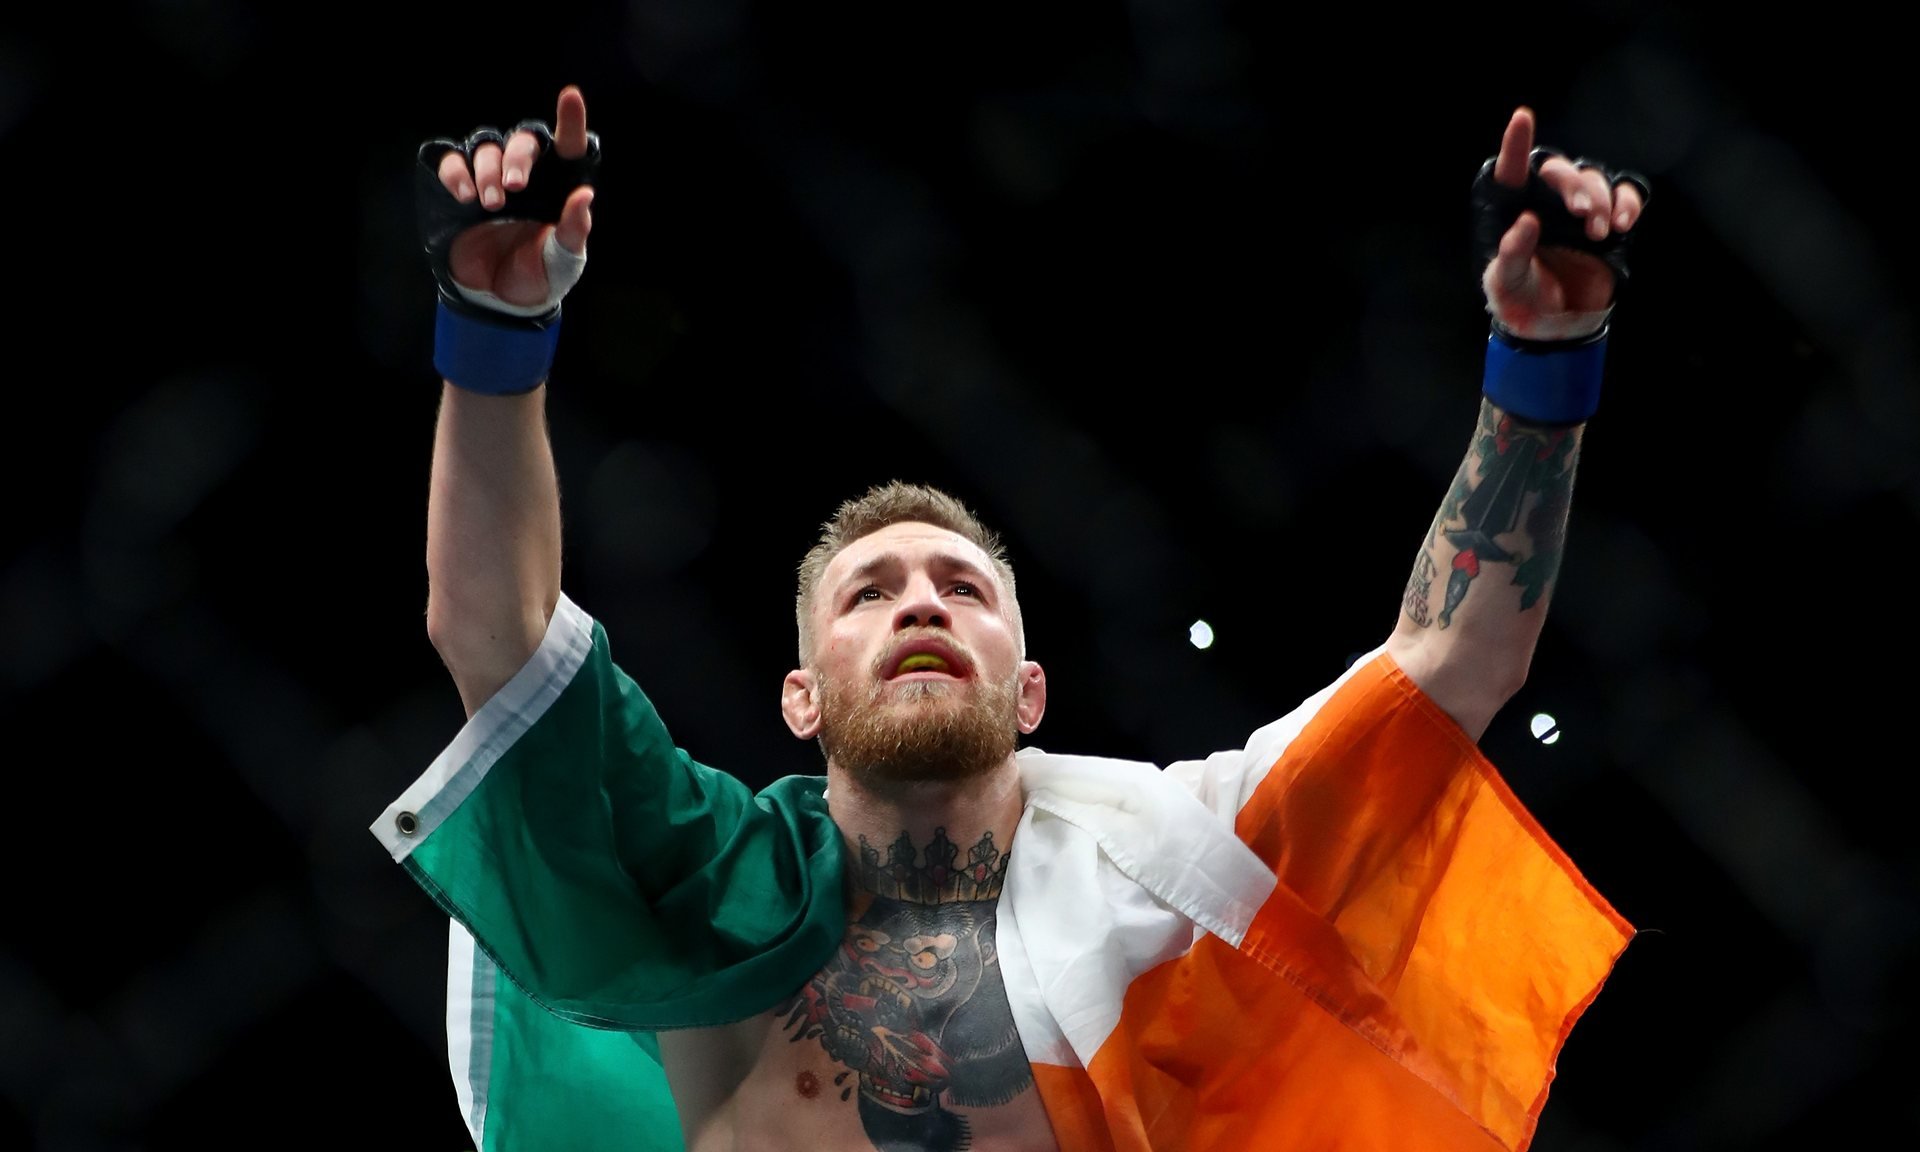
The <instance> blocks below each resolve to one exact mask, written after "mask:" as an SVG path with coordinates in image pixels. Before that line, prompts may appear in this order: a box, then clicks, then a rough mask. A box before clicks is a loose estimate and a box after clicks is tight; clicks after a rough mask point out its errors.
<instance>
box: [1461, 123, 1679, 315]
mask: <svg viewBox="0 0 1920 1152" xmlns="http://www.w3.org/2000/svg"><path fill="white" fill-rule="evenodd" d="M1565 155H1566V154H1565V153H1563V152H1559V151H1556V150H1555V149H1552V148H1535V149H1534V150H1533V152H1532V154H1531V155H1529V156H1528V158H1527V182H1526V183H1525V184H1523V185H1521V186H1520V187H1518V188H1509V187H1507V186H1506V185H1504V184H1501V183H1499V182H1498V181H1496V180H1495V179H1494V178H1493V168H1494V163H1495V162H1496V161H1497V160H1498V159H1499V158H1498V157H1495V156H1489V157H1488V158H1487V162H1486V163H1485V164H1482V165H1481V166H1480V173H1479V175H1477V176H1475V177H1474V180H1473V255H1474V258H1475V259H1476V260H1477V261H1479V263H1478V264H1477V265H1476V266H1475V267H1474V269H1473V273H1474V276H1475V277H1476V278H1477V277H1478V276H1479V275H1480V274H1481V273H1482V272H1484V271H1486V267H1487V265H1488V264H1490V263H1492V261H1493V258H1494V257H1495V256H1497V255H1499V253H1500V237H1502V236H1504V235H1506V233H1507V229H1509V228H1511V227H1513V222H1514V221H1515V220H1518V219H1519V218H1520V214H1521V213H1522V212H1529V211H1530V212H1532V213H1533V214H1534V216H1535V217H1537V218H1538V219H1539V221H1540V243H1541V245H1542V246H1543V247H1555V248H1572V249H1574V250H1576V251H1579V252H1585V253H1587V254H1589V255H1591V256H1595V257H1597V258H1599V259H1600V260H1602V261H1604V262H1605V263H1606V265H1607V267H1609V268H1611V269H1613V288H1614V296H1615V298H1616V299H1617V298H1618V297H1619V294H1620V290H1621V289H1622V288H1624V287H1625V286H1626V282H1627V247H1628V244H1629V242H1630V239H1631V237H1632V236H1633V233H1632V232H1622V231H1620V230H1619V229H1618V228H1614V227H1612V226H1611V224H1612V222H1611V221H1609V222H1608V224H1609V227H1608V229H1607V235H1606V237H1605V238H1604V239H1601V240H1594V239H1592V238H1591V237H1589V236H1588V235H1587V229H1586V222H1585V221H1583V220H1582V219H1581V218H1580V217H1578V216H1575V215H1574V214H1573V213H1571V212H1569V211H1567V203H1566V200H1565V198H1564V197H1562V196H1561V195H1560V193H1559V192H1558V191H1557V190H1556V189H1554V188H1553V187H1552V186H1551V185H1549V184H1548V183H1547V182H1546V181H1544V180H1542V179H1540V165H1541V164H1542V163H1544V162H1545V161H1547V160H1549V159H1552V158H1553V157H1555V156H1559V157H1562V158H1565ZM1573 164H1574V166H1575V167H1577V168H1597V169H1599V170H1600V172H1601V173H1602V174H1603V175H1604V176H1605V177H1606V178H1607V185H1608V186H1609V187H1612V188H1618V187H1619V186H1620V185H1621V184H1623V183H1624V184H1632V185H1633V186H1634V187H1635V188H1638V189H1639V190H1640V202H1641V204H1642V205H1644V204H1646V202H1647V200H1648V199H1649V198H1650V197H1651V196H1652V194H1653V190H1652V188H1651V187H1650V186H1649V185H1648V183H1647V178H1646V177H1644V176H1642V175H1640V174H1639V173H1638V172H1633V171H1629V170H1627V169H1614V168H1608V167H1607V166H1605V165H1603V164H1600V163H1598V162H1596V161H1593V160H1588V159H1585V158H1581V159H1577V160H1574V161H1573Z"/></svg>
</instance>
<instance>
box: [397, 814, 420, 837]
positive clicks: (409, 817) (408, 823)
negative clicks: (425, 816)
mask: <svg viewBox="0 0 1920 1152" xmlns="http://www.w3.org/2000/svg"><path fill="white" fill-rule="evenodd" d="M393 826H394V827H395V828H398V829H400V835H402V836H411V835H413V834H414V833H416V832H418V831H420V818H419V817H418V816H415V815H414V814H413V813H411V812H402V813H400V814H399V815H398V816H395V817H394V818H393Z"/></svg>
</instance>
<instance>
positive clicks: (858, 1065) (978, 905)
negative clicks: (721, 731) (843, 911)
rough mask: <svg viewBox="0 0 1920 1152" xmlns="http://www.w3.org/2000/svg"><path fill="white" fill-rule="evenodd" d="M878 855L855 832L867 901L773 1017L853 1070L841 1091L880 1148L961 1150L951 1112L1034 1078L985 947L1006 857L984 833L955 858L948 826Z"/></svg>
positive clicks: (892, 1151)
mask: <svg viewBox="0 0 1920 1152" xmlns="http://www.w3.org/2000/svg"><path fill="white" fill-rule="evenodd" d="M888 851H889V856H888V860H887V861H886V863H885V864H882V863H881V862H880V859H879V853H878V852H877V851H876V850H875V849H874V848H873V847H872V846H871V845H869V844H868V843H867V841H866V839H865V838H864V837H862V838H861V841H860V857H861V858H860V861H859V864H858V865H857V869H856V871H857V875H856V877H855V880H856V883H857V885H858V887H859V889H860V891H861V892H862V893H863V894H864V893H872V894H873V895H872V898H871V900H870V901H869V902H868V903H867V905H866V907H865V908H864V909H862V910H861V911H860V913H859V915H858V916H857V917H856V918H855V920H854V921H853V923H851V924H849V925H848V926H847V933H846V935H845V936H844V937H843V938H842V939H841V942H840V950H839V951H838V952H837V953H836V954H835V955H834V958H833V959H832V960H831V961H830V962H828V964H827V965H826V967H824V968H822V969H821V970H820V971H819V972H817V973H815V974H814V976H813V978H812V979H811V980H809V981H808V982H807V983H806V984H805V985H804V986H803V987H802V988H801V989H800V991H799V992H797V993H796V994H795V995H793V996H792V997H789V998H788V999H787V1000H786V1001H785V1002H784V1003H782V1004H781V1005H780V1006H779V1007H778V1008H777V1009H776V1011H777V1012H778V1013H780V1014H783V1015H784V1016H785V1017H786V1019H785V1021H784V1023H783V1024H782V1027H783V1028H784V1029H786V1030H788V1031H790V1032H791V1033H792V1035H790V1036H789V1037H788V1039H789V1040H790V1041H792V1042H796V1043H798V1042H801V1041H805V1040H808V1039H814V1040H818V1041H819V1043H820V1044H821V1045H822V1046H823V1047H824V1048H825V1050H826V1052H827V1054H828V1055H829V1056H831V1057H832V1058H833V1059H834V1060H835V1061H836V1062H838V1063H840V1064H842V1065H844V1066H845V1067H846V1068H847V1069H848V1070H849V1073H850V1074H855V1075H857V1082H856V1083H853V1084H845V1085H844V1086H843V1087H842V1089H841V1098H842V1099H847V1098H849V1097H850V1096H852V1095H853V1094H854V1093H855V1092H857V1093H858V1095H859V1104H858V1107H859V1109H860V1123H861V1126H862V1127H863V1128H864V1129H865V1130H866V1134H867V1138H868V1139H870V1140H872V1141H873V1144H874V1146H875V1147H876V1148H878V1149H879V1150H880V1152H907V1150H909V1149H911V1150H915V1152H920V1150H927V1152H965V1149H966V1148H967V1147H968V1145H969V1142H970V1137H969V1134H968V1130H967V1123H966V1120H965V1118H964V1117H962V1116H960V1115H959V1114H957V1113H955V1112H953V1111H952V1110H951V1109H952V1108H953V1107H968V1108H982V1107H990V1106H993V1105H999V1104H1005V1103H1007V1102H1009V1101H1011V1100H1013V1099H1014V1098H1015V1097H1017V1096H1018V1095H1020V1093H1022V1092H1024V1091H1026V1090H1027V1089H1028V1088H1029V1087H1030V1086H1031V1085H1032V1084H1033V1072H1032V1070H1031V1069H1030V1068H1029V1067H1028V1065H1027V1057H1026V1052H1025V1050H1024V1049H1023V1048H1022V1047H1021V1046H1020V1038H1019V1035H1018V1034H1017V1033H1016V1032H1015V1030H1014V1026H1013V1013H1012V1011H1011V1010H1010V1009H1009V1007H1008V1005H1007V992H1006V987H1005V985H1004V984H1003V983H1002V982H1001V979H1000V965H999V956H998V953H997V952H996V951H995V948H994V907H995V905H996V903H997V902H998V899H999V895H1000V887H1001V885H1002V883H1003V881H1004V879H1005V876H1006V865H1007V859H1008V857H1007V854H1005V853H1002V852H1000V851H999V850H998V849H997V848H996V847H995V846H994V843H993V838H992V836H991V834H989V835H988V836H985V837H983V838H982V839H981V841H980V842H979V843H978V844H975V845H974V846H973V848H971V849H970V850H969V851H968V859H967V862H966V863H965V864H964V865H958V864H957V861H956V859H955V857H956V856H957V855H958V848H957V846H956V845H954V844H953V843H952V842H951V841H949V840H948V839H947V838H946V830H945V829H939V830H936V832H935V833H934V838H933V841H932V843H930V844H929V845H928V846H927V853H926V862H925V863H923V864H918V865H916V864H915V863H914V850H913V845H912V843H911V842H910V841H909V840H908V839H907V837H905V836H904V835H903V836H901V837H900V839H898V840H896V841H894V842H893V844H891V845H889V849H888ZM847 1078H848V1074H842V1076H840V1077H837V1078H836V1081H835V1082H836V1083H843V1082H844V1081H845V1080H846V1079H847Z"/></svg>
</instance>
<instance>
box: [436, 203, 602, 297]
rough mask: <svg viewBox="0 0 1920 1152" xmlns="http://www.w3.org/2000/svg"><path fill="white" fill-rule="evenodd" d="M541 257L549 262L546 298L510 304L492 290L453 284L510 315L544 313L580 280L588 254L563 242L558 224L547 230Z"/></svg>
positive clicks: (462, 293) (506, 222)
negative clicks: (537, 301)
mask: <svg viewBox="0 0 1920 1152" xmlns="http://www.w3.org/2000/svg"><path fill="white" fill-rule="evenodd" d="M491 223H493V224H496V225H498V224H516V223H520V222H519V221H516V220H495V221H492V222H491ZM540 259H541V263H543V264H545V265H546V266H547V298H546V299H545V300H544V301H542V302H541V303H539V304H509V303H507V302H506V301H505V300H502V299H500V297H498V296H495V295H494V294H493V293H491V292H481V291H479V290H478V289H474V288H469V287H467V286H466V285H465V284H462V283H460V282H459V281H457V280H456V281H454V284H453V286H454V287H455V288H458V289H459V290H460V295H461V296H463V297H465V298H466V300H467V302H468V303H471V304H477V305H479V306H480V307H482V308H491V309H492V310H494V311H495V312H504V313H506V314H507V315H509V316H545V315H546V314H547V313H549V312H551V311H553V310H554V309H555V308H558V307H559V306H560V300H561V298H562V297H564V296H565V295H566V294H567V292H568V291H569V290H571V289H572V288H573V286H574V285H575V284H577V283H579V281H580V274H581V273H582V272H584V271H586V268H587V254H586V253H585V252H577V253H576V252H569V251H568V250H567V249H566V247H565V246H564V245H562V244H561V243H560V230H559V229H558V228H555V229H553V230H552V231H550V232H548V233H547V243H546V246H545V247H544V248H542V249H541V252H540Z"/></svg>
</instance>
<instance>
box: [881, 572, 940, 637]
mask: <svg viewBox="0 0 1920 1152" xmlns="http://www.w3.org/2000/svg"><path fill="white" fill-rule="evenodd" d="M949 623H950V617H949V615H948V613H947V606H946V604H945V603H944V602H943V601H942V600H941V599H940V588H939V586H938V585H936V584H935V583H934V582H933V581H932V580H931V579H929V578H928V577H925V576H916V577H914V578H913V579H912V580H909V581H908V582H907V586H906V588H904V589H903V590H902V591H901V594H900V601H899V603H897V604H895V605H894V608H893V630H894V631H895V632H899V631H901V630H902V629H906V628H945V627H947V626H948V624H949Z"/></svg>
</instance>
